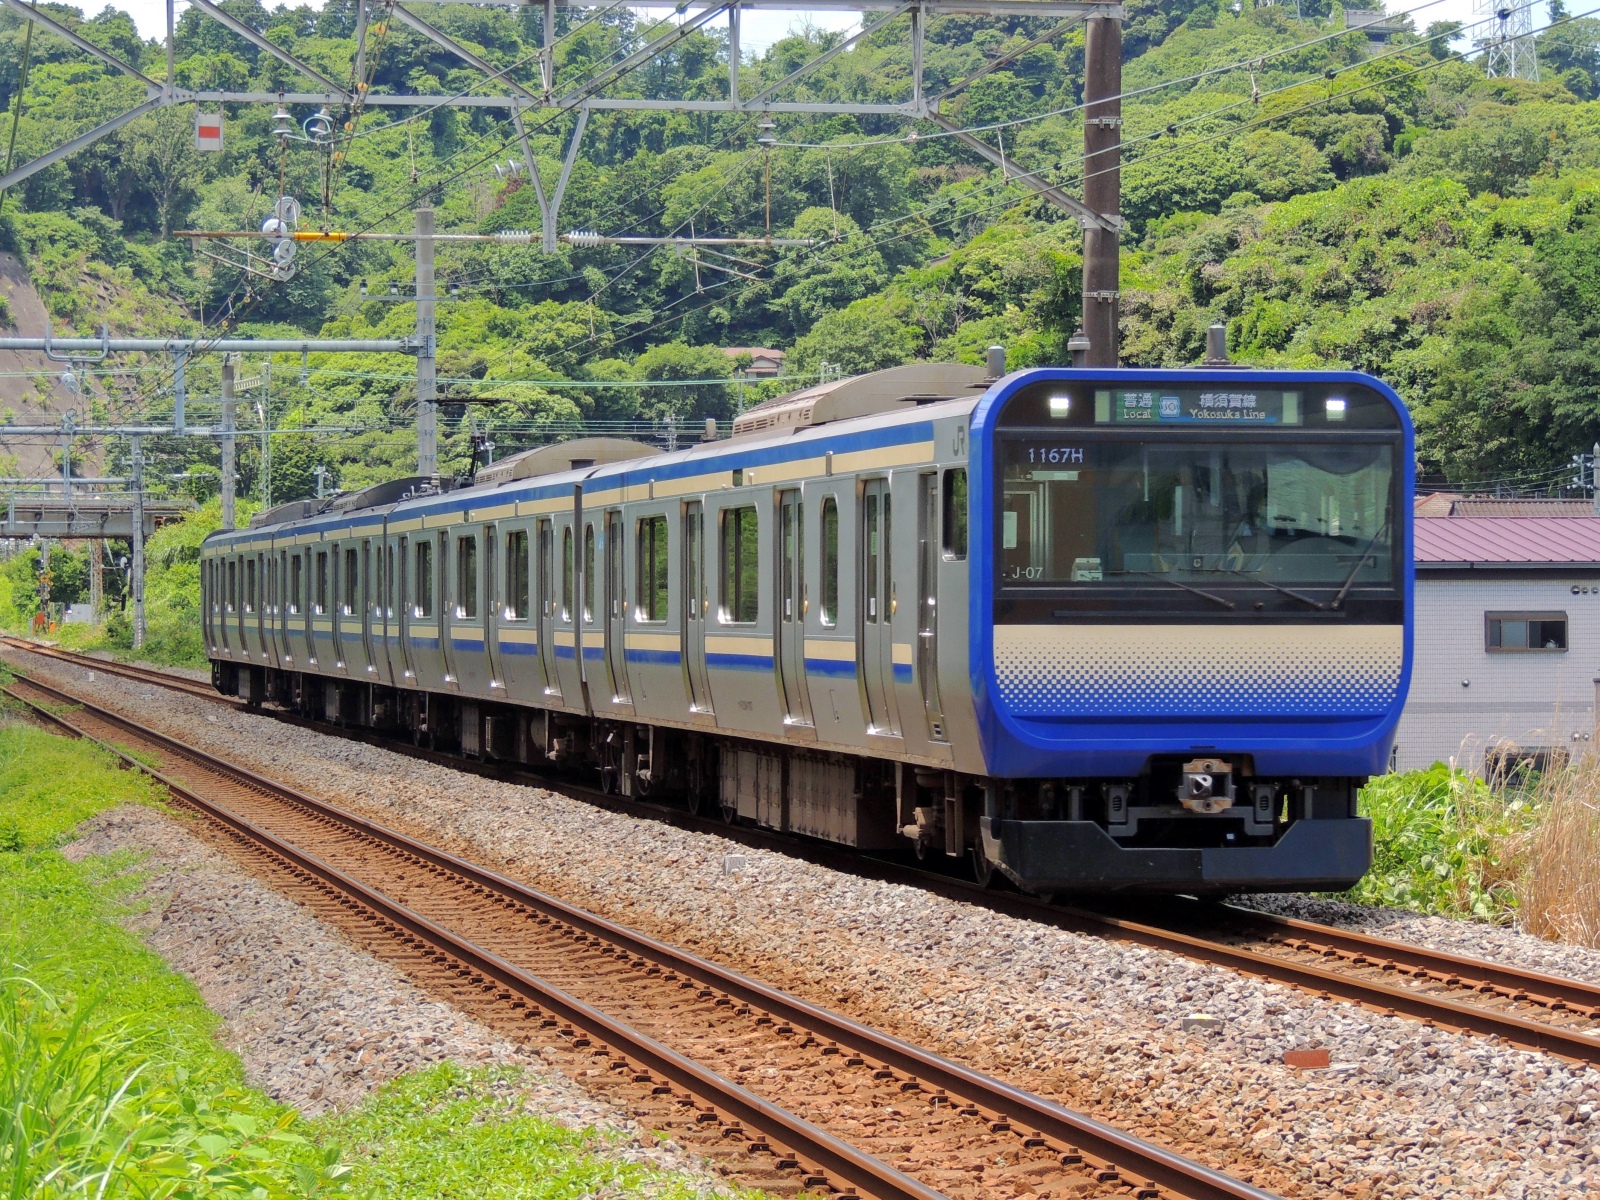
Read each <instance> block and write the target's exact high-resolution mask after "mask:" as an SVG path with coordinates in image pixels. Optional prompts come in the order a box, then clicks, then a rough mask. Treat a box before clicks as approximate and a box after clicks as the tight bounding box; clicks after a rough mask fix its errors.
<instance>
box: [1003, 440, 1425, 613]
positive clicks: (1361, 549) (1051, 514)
mask: <svg viewBox="0 0 1600 1200" xmlns="http://www.w3.org/2000/svg"><path fill="white" fill-rule="evenodd" d="M1395 454H1396V447H1395V445H1394V444H1393V443H1392V442H1391V441H1389V440H1388V439H1384V440H1370V441H1368V440H1363V441H1354V442H1351V441H1344V442H1337V441H1331V440H1329V441H1319V442H1316V443H1304V442H1297V441H1296V442H1288V443H1286V442H1285V441H1283V440H1280V439H1279V438H1273V439H1270V440H1265V441H1260V440H1258V441H1254V442H1252V441H1251V440H1250V439H1248V438H1233V439H1224V438H1220V437H1217V436H1216V435H1215V434H1212V435H1211V436H1209V437H1205V438H1195V439H1193V440H1191V439H1190V438H1189V437H1182V438H1172V437H1166V438H1159V437H1158V438H1150V439H1143V438H1141V439H1137V440H1134V439H1127V438H1116V439H1106V440H1100V439H1096V438H1094V437H1092V436H1089V437H1081V436H1080V437H1068V438H1059V437H1057V438H1044V437H1012V438H1005V439H1003V440H1002V441H1001V449H1000V465H1001V468H1002V470H1001V476H1002V481H1003V484H1002V499H1001V505H1000V513H999V521H998V526H999V527H998V529H997V531H996V533H997V540H996V554H995V562H996V571H997V574H998V580H997V582H998V584H999V585H1000V589H1001V592H1002V594H1005V593H1008V592H1009V593H1013V594H1021V593H1026V592H1027V591H1030V590H1033V589H1049V590H1050V591H1051V592H1052V593H1054V594H1055V595H1056V596H1057V597H1062V593H1063V591H1065V592H1068V593H1072V594H1073V595H1074V596H1076V597H1077V598H1078V600H1079V601H1080V603H1079V604H1077V605H1076V606H1075V607H1078V608H1080V609H1093V608H1097V607H1100V606H1102V605H1103V604H1104V603H1105V602H1106V601H1107V599H1108V598H1109V595H1108V593H1110V592H1113V591H1115V592H1120V593H1124V594H1126V593H1127V591H1128V590H1130V589H1131V590H1134V591H1137V592H1140V593H1148V592H1151V591H1156V592H1164V593H1171V595H1170V596H1168V597H1167V598H1166V599H1165V600H1164V601H1162V602H1160V604H1159V606H1160V607H1161V608H1164V609H1170V608H1171V607H1174V606H1176V607H1178V608H1181V609H1186V610H1187V609H1193V610H1204V609H1206V608H1208V607H1210V608H1214V609H1216V608H1226V609H1243V610H1246V611H1248V610H1250V609H1254V610H1255V611H1262V610H1263V609H1265V608H1271V609H1272V610H1274V611H1293V610H1295V609H1302V610H1310V609H1323V610H1329V609H1337V608H1340V607H1342V606H1344V604H1345V603H1346V602H1347V600H1348V599H1349V597H1350V595H1351V593H1352V592H1355V591H1358V590H1359V591H1362V592H1364V593H1370V592H1371V590H1372V589H1373V588H1374V587H1377V588H1379V589H1381V590H1384V591H1392V590H1393V589H1394V587H1395V585H1396V583H1397V580H1398V578H1399V567H1398V565H1397V556H1396V554H1395V552H1394V551H1395V548H1396V547H1395V541H1396V538H1397V531H1396V520H1395V512H1394V507H1393V506H1394V496H1395V487H1394V482H1395V479H1394V475H1395ZM1175 600H1181V603H1177V604H1176V605H1174V604H1173V601H1175ZM1335 601H1337V603H1335ZM1135 607H1138V606H1135ZM1062 615H1065V614H1062Z"/></svg>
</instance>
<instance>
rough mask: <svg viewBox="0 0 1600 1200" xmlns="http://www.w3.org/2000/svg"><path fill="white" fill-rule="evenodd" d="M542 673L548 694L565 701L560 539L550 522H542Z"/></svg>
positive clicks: (540, 587)
mask: <svg viewBox="0 0 1600 1200" xmlns="http://www.w3.org/2000/svg"><path fill="white" fill-rule="evenodd" d="M537 537H538V544H539V581H538V584H539V632H538V635H537V636H538V638H539V673H540V674H541V675H542V676H543V677H544V694H545V695H546V696H553V697H554V698H555V699H556V700H560V699H561V677H560V676H559V675H557V674H556V645H555V636H556V539H555V531H554V530H553V529H552V527H551V524H550V519H549V518H548V517H545V518H542V519H541V520H540V521H539V530H538V535H537Z"/></svg>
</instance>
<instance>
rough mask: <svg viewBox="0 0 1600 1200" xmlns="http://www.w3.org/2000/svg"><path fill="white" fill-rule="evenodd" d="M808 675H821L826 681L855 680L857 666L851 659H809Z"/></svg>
mask: <svg viewBox="0 0 1600 1200" xmlns="http://www.w3.org/2000/svg"><path fill="white" fill-rule="evenodd" d="M806 674H807V675H821V676H823V677H824V678H826V679H854V678H855V677H856V664H855V663H853V662H851V661H850V660H849V659H844V660H840V659H837V658H808V659H806Z"/></svg>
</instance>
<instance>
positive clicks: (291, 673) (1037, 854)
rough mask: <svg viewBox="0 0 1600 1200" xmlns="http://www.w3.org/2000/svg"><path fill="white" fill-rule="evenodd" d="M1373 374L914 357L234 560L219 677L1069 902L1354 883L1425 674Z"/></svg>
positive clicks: (255, 533)
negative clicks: (726, 431)
mask: <svg viewBox="0 0 1600 1200" xmlns="http://www.w3.org/2000/svg"><path fill="white" fill-rule="evenodd" d="M1412 461H1413V458H1412V429H1411V424H1410V421H1409V419H1408V417H1407V414H1406V410H1405V408H1404V406H1403V404H1402V403H1401V402H1400V399H1399V397H1397V396H1396V395H1395V393H1394V392H1393V391H1391V390H1390V389H1389V388H1388V387H1386V386H1384V385H1383V384H1382V383H1381V382H1379V381H1378V380H1376V379H1373V378H1371V377H1368V376H1365V375H1360V374H1355V373H1349V372H1303V371H1272V372H1263V371H1248V370H1238V369H1234V368H1223V369H1207V370H1184V371H1151V370H1137V369H1120V370H1114V371H1096V370H1088V369H1054V368H1049V369H1043V368H1042V369H1034V370H1023V371H1017V372H1014V373H1012V374H1010V375H1007V376H1005V377H1004V378H999V379H991V378H985V377H984V373H983V370H982V369H981V368H976V367H965V366H954V365H938V364H917V365H913V366H907V367H898V368H894V369H892V370H887V371H880V372H876V373H874V374H870V375H864V376H858V377H855V378H851V379H845V380H842V381H837V382H832V383H828V384H823V385H820V386H817V387H813V388H809V389H807V390H805V391H801V392H797V393H793V394H791V395H788V396H784V397H781V398H779V399H777V400H774V401H772V402H770V403H768V404H765V405H762V406H761V407H759V408H756V409H753V410H751V411H750V412H748V413H745V414H744V415H743V416H741V417H740V418H739V419H738V421H736V422H735V425H734V430H733V435H732V437H731V438H725V439H722V440H714V439H713V440H707V441H704V442H701V443H698V444H696V445H694V446H692V447H691V448H688V449H680V450H677V451H674V452H671V453H663V452H661V451H660V450H658V449H656V448H653V447H649V446H645V445H641V444H637V443H632V442H626V441H620V440H615V439H598V438H597V439H584V440H581V441H575V442H567V443H563V444H559V445H552V446H545V447H541V448H539V449H536V450H532V451H528V452H527V453H525V454H521V455H518V456H516V457H515V458H511V459H507V460H505V461H503V462H500V463H497V464H494V465H493V466H491V467H489V468H487V469H485V470H483V471H480V472H479V473H478V475H477V478H476V480H475V481H474V482H473V484H472V485H471V486H465V487H450V486H448V485H441V484H440V483H439V482H438V481H436V480H434V481H430V480H422V479H411V480H401V481H398V482H395V483H389V484H381V485H378V486H376V487H372V488H369V489H367V490H365V491H363V492H359V493H356V494H353V495H348V496H342V497H338V498H335V499H333V500H331V501H301V502H297V503H295V504H289V505H284V506H281V507H279V508H277V509H274V510H272V511H271V512H268V513H264V514H262V515H261V516H260V517H258V518H257V519H256V520H255V521H254V522H253V523H252V525H251V527H250V528H249V529H242V530H237V531H228V532H222V533H218V534H216V535H213V536H212V537H211V538H209V539H208V540H207V541H206V544H205V547H204V550H203V560H202V561H203V585H202V586H203V611H204V622H205V640H206V644H207V646H208V647H209V652H210V657H211V659H212V662H213V671H214V678H215V682H216V685H217V687H218V688H219V689H220V690H221V691H223V692H225V693H228V694H233V695H240V696H243V697H246V698H247V699H249V700H250V701H252V702H254V703H263V704H272V705H278V706H284V707H287V708H291V709H293V710H296V711H298V712H300V713H303V714H306V715H309V716H312V717H314V718H317V719H320V720H326V721H328V722H332V723H336V724H343V725H353V726H361V727H369V728H373V729H377V730H381V731H387V732H389V733H392V734H395V735H398V736H405V737H410V738H414V739H416V740H418V741H420V742H423V743H424V744H427V745H431V746H434V747H436V748H439V749H443V750H448V751H453V752H457V753H460V754H464V755H469V756H481V757H484V758H494V759H501V760H508V761H511V762H518V763H529V764H553V765H555V766H558V767H561V768H565V769H568V770H573V771H592V772H596V773H598V777H599V778H600V780H601V781H602V782H603V783H604V785H605V786H606V787H607V788H609V789H612V790H614V791H617V792H620V793H623V794H626V795H636V796H645V795H648V796H661V797H681V798H682V799H683V800H684V801H685V802H687V803H688V804H690V805H691V806H692V807H694V808H695V809H696V810H697V811H712V810H715V809H718V808H720V810H721V812H722V814H723V815H724V816H725V817H726V818H727V819H728V820H729V821H741V822H748V823H753V824H756V825H761V826H766V827H770V828H773V829H777V830H785V831H790V832H792V833H794V834H798V835H803V836H807V837H812V838H821V839H825V840H828V841H832V842H837V843H842V844H846V845H850V846H855V847H859V848H862V849H865V850H873V851H884V850H892V849H895V848H901V849H907V850H915V851H916V852H917V853H918V854H919V855H922V856H950V857H953V858H968V859H970V860H971V861H972V863H973V864H974V866H975V868H976V870H977V871H978V873H979V875H980V876H981V877H991V876H993V875H995V874H1000V875H1004V876H1005V877H1007V878H1009V879H1010V880H1012V881H1013V882H1014V883H1016V884H1017V885H1019V886H1021V887H1023V888H1025V889H1027V890H1030V891H1033V892H1037V893H1074V892H1076V893H1089V892H1109V891H1145V892H1163V891H1174V892H1190V893H1228V892H1240V891H1252V890H1282V889H1302V888H1318V889H1323V888H1340V887H1344V886H1347V885H1349V884H1350V883H1352V882H1354V881H1355V880H1356V879H1358V878H1359V877H1360V876H1361V875H1362V874H1363V872H1365V871H1366V869H1367V868H1368V866H1369V865H1370V862H1371V853H1372V850H1371V829H1370V824H1369V822H1368V821H1366V820H1365V819H1363V818H1361V817H1360V816H1359V815H1358V813H1357V810H1356V793H1357V789H1358V788H1359V787H1360V786H1361V784H1362V782H1363V781H1364V780H1365V779H1366V778H1367V777H1368V776H1370V775H1372V774H1374V773H1378V772H1381V771H1383V770H1384V769H1385V768H1386V765H1387V763H1388V761H1389V756H1390V746H1391V743H1392V740H1393V736H1394V730H1395V724H1396V722H1397V720H1398V718H1399V715H1400V709H1401V705H1402V703H1403V701H1404V699H1405V694H1406V687H1407V683H1408V679H1409V675H1410V664H1411V623H1410V614H1411V603H1412V595H1411V593H1412V576H1411V567H1410V562H1411V555H1410V544H1411V513H1412V502H1411V501H1412V492H1413V486H1414V479H1413V471H1412Z"/></svg>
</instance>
